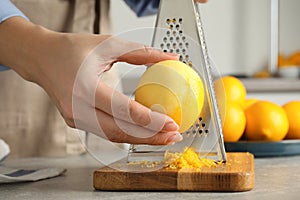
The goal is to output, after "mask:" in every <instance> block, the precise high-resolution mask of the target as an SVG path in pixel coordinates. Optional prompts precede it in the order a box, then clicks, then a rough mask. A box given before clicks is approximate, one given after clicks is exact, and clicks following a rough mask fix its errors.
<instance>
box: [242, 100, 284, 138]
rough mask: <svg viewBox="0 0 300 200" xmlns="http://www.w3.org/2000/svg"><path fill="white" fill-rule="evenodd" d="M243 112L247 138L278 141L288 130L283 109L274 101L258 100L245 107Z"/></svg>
mask: <svg viewBox="0 0 300 200" xmlns="http://www.w3.org/2000/svg"><path fill="white" fill-rule="evenodd" d="M245 114H246V129H245V138H246V139H248V140H261V141H280V140H282V139H283V138H284V137H285V136H286V134H287V132H288V128H289V123H288V118H287V116H286V114H285V111H284V109H283V108H282V107H281V106H279V105H277V104H275V103H272V102H269V101H263V100H259V101H257V102H256V103H254V104H252V105H250V106H249V107H248V108H247V109H245Z"/></svg>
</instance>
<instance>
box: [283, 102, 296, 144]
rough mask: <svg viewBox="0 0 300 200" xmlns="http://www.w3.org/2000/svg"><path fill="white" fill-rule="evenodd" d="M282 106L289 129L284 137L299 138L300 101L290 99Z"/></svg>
mask: <svg viewBox="0 0 300 200" xmlns="http://www.w3.org/2000/svg"><path fill="white" fill-rule="evenodd" d="M282 107H283V109H284V110H285V113H286V115H287V118H288V120H289V130H288V133H287V135H286V138H287V139H300V101H290V102H288V103H286V104H284V105H283V106H282Z"/></svg>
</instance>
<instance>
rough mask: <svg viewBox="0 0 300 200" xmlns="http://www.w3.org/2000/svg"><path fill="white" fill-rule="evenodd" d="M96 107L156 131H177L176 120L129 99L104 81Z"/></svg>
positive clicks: (101, 84)
mask: <svg viewBox="0 0 300 200" xmlns="http://www.w3.org/2000/svg"><path fill="white" fill-rule="evenodd" d="M95 107H96V108H97V109H99V110H102V111H104V112H106V113H107V114H109V115H111V116H114V117H115V118H117V119H120V120H124V121H127V122H129V123H132V124H136V125H138V126H144V127H145V128H148V129H150V130H153V131H154V132H155V131H156V132H158V131H165V132H168V131H177V130H178V129H179V126H178V125H177V124H176V122H175V121H174V120H173V119H172V118H170V117H168V116H166V115H163V114H160V113H157V112H153V111H151V110H150V109H148V108H146V107H145V106H143V105H141V104H139V103H138V102H136V101H134V100H131V99H129V98H128V97H127V96H126V95H124V94H122V93H119V92H117V91H115V90H113V89H112V88H110V87H108V86H107V85H106V84H104V83H102V82H101V83H100V84H98V87H97V90H96V94H95Z"/></svg>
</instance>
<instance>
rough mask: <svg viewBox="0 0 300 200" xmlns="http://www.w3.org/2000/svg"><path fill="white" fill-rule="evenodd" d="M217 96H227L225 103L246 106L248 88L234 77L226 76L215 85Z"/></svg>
mask: <svg viewBox="0 0 300 200" xmlns="http://www.w3.org/2000/svg"><path fill="white" fill-rule="evenodd" d="M214 85H215V90H216V96H217V98H218V96H223V95H225V101H226V102H228V101H230V102H234V103H238V104H240V105H241V106H243V105H244V103H245V99H246V93H247V92H246V88H245V86H244V84H243V83H242V82H241V81H240V80H239V79H238V78H235V77H233V76H224V77H221V78H219V79H217V80H216V81H215V83H214Z"/></svg>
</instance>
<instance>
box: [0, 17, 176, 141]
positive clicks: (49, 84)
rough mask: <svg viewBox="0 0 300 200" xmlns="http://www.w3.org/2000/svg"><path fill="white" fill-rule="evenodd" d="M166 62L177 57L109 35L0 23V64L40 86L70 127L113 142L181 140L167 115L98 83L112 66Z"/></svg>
mask: <svg viewBox="0 0 300 200" xmlns="http://www.w3.org/2000/svg"><path fill="white" fill-rule="evenodd" d="M4 47H5V48H4ZM166 59H177V56H176V55H172V54H167V53H162V52H161V51H158V50H154V49H151V48H149V47H145V46H143V45H141V44H137V43H132V42H129V41H124V40H120V39H118V38H113V37H111V36H103V35H102V36H101V35H88V34H67V33H57V32H52V31H49V30H47V29H44V28H42V27H40V26H36V25H34V24H32V23H30V22H27V21H25V20H23V19H22V18H19V17H13V18H11V19H9V20H7V21H5V22H3V23H2V24H1V25H0V63H1V64H4V65H7V66H10V67H11V68H13V69H14V70H15V71H16V72H17V73H19V74H20V75H21V76H22V77H23V78H24V79H26V80H29V81H32V82H35V83H37V84H39V85H40V86H41V87H42V88H44V90H45V91H46V92H47V93H48V95H49V96H50V97H51V99H52V100H53V101H54V102H55V104H56V106H57V107H58V109H59V111H60V112H61V114H62V116H63V117H64V119H65V121H66V123H67V124H68V125H69V126H71V127H76V128H78V129H83V130H86V131H89V132H92V133H94V134H97V135H99V136H101V137H104V138H107V139H108V140H110V141H113V142H124V143H132V144H137V143H138V144H154V145H165V144H171V143H174V142H178V141H180V140H182V136H181V135H180V133H178V125H177V124H176V123H175V122H174V121H173V120H172V119H171V118H170V117H168V116H166V115H163V114H159V113H156V112H152V111H151V110H150V109H148V108H146V107H144V106H142V105H141V104H139V103H137V102H135V101H133V100H131V99H129V98H128V97H127V96H125V95H123V94H121V93H118V92H116V91H115V90H113V89H112V88H110V87H108V86H107V85H106V84H104V83H103V82H101V81H100V79H99V76H100V77H101V74H102V73H103V72H104V71H106V70H109V69H110V67H112V65H113V64H114V63H115V62H127V63H131V64H137V65H141V64H151V63H156V62H159V61H161V60H166Z"/></svg>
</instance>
